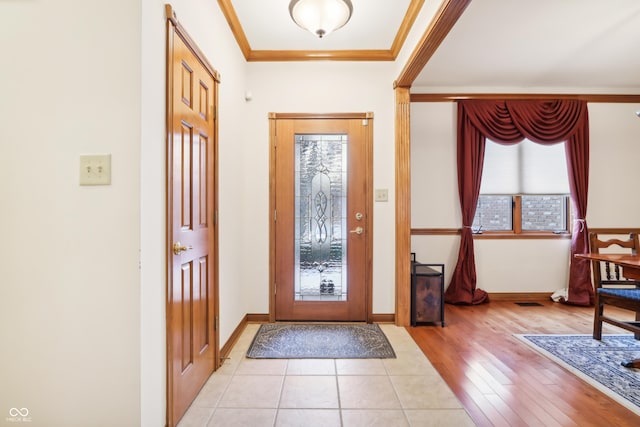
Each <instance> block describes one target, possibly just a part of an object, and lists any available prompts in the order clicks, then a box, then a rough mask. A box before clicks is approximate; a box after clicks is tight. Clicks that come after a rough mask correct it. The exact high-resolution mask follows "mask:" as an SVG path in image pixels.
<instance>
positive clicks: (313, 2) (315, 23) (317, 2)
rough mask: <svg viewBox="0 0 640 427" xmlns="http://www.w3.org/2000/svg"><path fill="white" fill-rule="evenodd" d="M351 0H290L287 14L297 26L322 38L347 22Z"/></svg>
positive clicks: (349, 15)
mask: <svg viewBox="0 0 640 427" xmlns="http://www.w3.org/2000/svg"><path fill="white" fill-rule="evenodd" d="M352 12H353V6H352V5H351V0H291V3H289V14H290V15H291V18H292V19H293V22H295V23H296V24H297V25H298V26H299V27H301V28H304V29H305V30H307V31H310V32H311V33H313V34H315V35H317V36H318V37H320V38H322V37H324V36H326V35H327V34H330V33H332V32H333V31H335V30H337V29H338V28H341V27H343V26H344V24H346V23H347V22H349V19H350V18H351V13H352Z"/></svg>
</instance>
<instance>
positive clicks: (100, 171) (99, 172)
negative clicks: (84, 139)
mask: <svg viewBox="0 0 640 427" xmlns="http://www.w3.org/2000/svg"><path fill="white" fill-rule="evenodd" d="M80 185H111V154H91V155H81V156H80Z"/></svg>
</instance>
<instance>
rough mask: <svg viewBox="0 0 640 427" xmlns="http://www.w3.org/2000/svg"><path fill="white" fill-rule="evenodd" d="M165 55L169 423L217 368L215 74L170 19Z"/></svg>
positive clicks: (179, 415)
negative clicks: (166, 53) (166, 54)
mask: <svg viewBox="0 0 640 427" xmlns="http://www.w3.org/2000/svg"><path fill="white" fill-rule="evenodd" d="M168 32H169V34H168V35H169V37H168V47H167V48H168V58H167V80H168V81H167V91H168V99H167V134H168V135H167V243H168V244H167V246H168V247H167V253H168V257H167V260H168V262H167V264H168V286H167V375H168V377H167V425H168V426H174V425H176V424H177V422H178V420H180V418H181V417H182V416H183V414H184V413H185V411H186V410H187V408H188V407H189V405H190V404H191V402H192V401H193V399H194V398H195V397H196V396H197V394H198V392H199V391H200V389H201V388H202V386H203V385H204V383H205V382H206V381H207V379H208V378H209V376H210V375H211V373H212V372H213V371H214V370H215V369H216V367H217V359H218V357H217V352H218V342H217V341H218V336H217V330H216V324H217V318H216V315H217V284H216V280H217V279H216V278H217V244H216V242H217V238H216V236H217V232H216V219H215V211H216V185H217V184H216V175H217V174H216V163H217V162H216V153H217V149H216V147H217V141H216V125H215V120H216V118H215V109H214V106H215V102H216V92H217V81H216V77H217V74H216V73H215V71H213V70H212V69H211V67H210V66H208V64H207V63H206V60H204V59H203V58H202V57H201V56H199V55H198V54H197V52H198V50H197V48H195V47H194V45H193V43H192V42H190V39H189V38H188V37H187V36H186V35H185V34H184V32H183V30H182V29H181V27H180V26H176V25H175V22H174V21H172V20H171V19H170V21H169V24H168Z"/></svg>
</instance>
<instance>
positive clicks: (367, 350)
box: [247, 323, 396, 359]
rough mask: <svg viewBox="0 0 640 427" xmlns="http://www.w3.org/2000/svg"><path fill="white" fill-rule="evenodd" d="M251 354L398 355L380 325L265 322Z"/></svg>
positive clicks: (273, 356)
mask: <svg viewBox="0 0 640 427" xmlns="http://www.w3.org/2000/svg"><path fill="white" fill-rule="evenodd" d="M247 357H250V358H255V359H389V358H395V357H396V354H395V352H394V351H393V348H392V347H391V344H390V343H389V340H388V339H387V337H386V336H385V334H384V332H382V330H381V329H380V327H379V326H378V325H376V324H280V323H276V324H272V323H269V324H264V325H261V326H260V329H259V330H258V332H257V333H256V336H255V338H254V339H253V342H252V343H251V346H250V347H249V351H248V352H247Z"/></svg>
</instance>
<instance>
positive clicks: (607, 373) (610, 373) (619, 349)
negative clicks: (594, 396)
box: [516, 335, 640, 415]
mask: <svg viewBox="0 0 640 427" xmlns="http://www.w3.org/2000/svg"><path fill="white" fill-rule="evenodd" d="M516 336H517V337H518V338H520V339H521V340H522V341H523V342H524V343H526V344H528V345H530V346H531V347H533V348H534V349H536V350H537V351H539V352H540V353H542V354H544V355H545V356H547V357H549V358H550V359H551V360H553V361H555V362H556V363H558V364H560V365H561V366H563V367H564V368H566V369H567V370H569V371H571V372H572V373H573V374H575V375H576V376H578V377H580V378H581V379H583V380H584V381H586V382H588V383H589V384H591V385H593V386H594V387H595V388H597V389H598V390H600V391H602V392H603V393H605V394H607V395H608V396H609V397H611V398H612V399H614V400H616V401H617V402H619V403H620V404H622V405H624V406H625V407H627V408H628V409H630V410H632V411H633V412H635V413H636V414H638V415H640V369H631V368H625V367H624V366H622V365H621V364H620V363H621V362H622V361H624V360H629V359H635V358H638V357H640V342H639V341H637V340H635V339H634V338H633V335H603V336H602V341H598V340H595V339H593V337H592V336H591V335H516Z"/></svg>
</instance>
